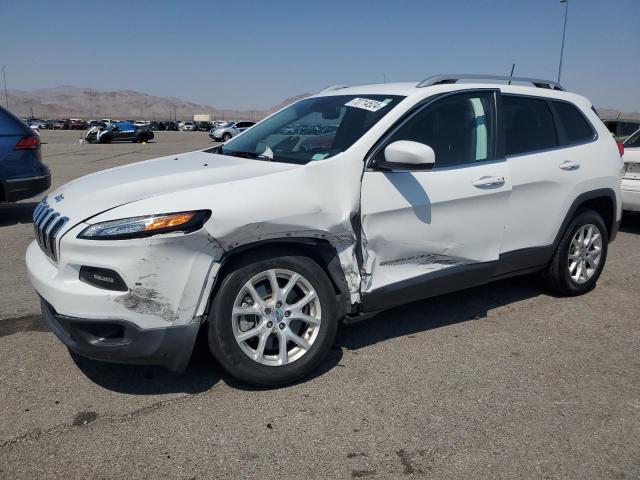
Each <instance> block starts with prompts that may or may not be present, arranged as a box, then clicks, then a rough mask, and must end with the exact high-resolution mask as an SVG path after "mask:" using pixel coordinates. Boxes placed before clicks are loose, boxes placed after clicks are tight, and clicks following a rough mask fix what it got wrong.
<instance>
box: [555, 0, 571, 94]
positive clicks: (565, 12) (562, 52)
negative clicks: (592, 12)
mask: <svg viewBox="0 0 640 480" xmlns="http://www.w3.org/2000/svg"><path fill="white" fill-rule="evenodd" d="M560 3H564V4H565V5H564V26H563V27H562V47H560V64H559V65H558V83H560V77H561V76H562V58H563V57H564V38H565V35H566V33H567V15H568V14H569V0H560Z"/></svg>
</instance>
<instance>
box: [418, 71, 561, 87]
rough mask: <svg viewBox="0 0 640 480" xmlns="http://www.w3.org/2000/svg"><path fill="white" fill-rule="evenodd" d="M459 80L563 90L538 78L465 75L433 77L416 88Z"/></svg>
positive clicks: (550, 82)
mask: <svg viewBox="0 0 640 480" xmlns="http://www.w3.org/2000/svg"><path fill="white" fill-rule="evenodd" d="M459 80H494V81H501V82H509V84H511V82H528V83H532V84H533V85H534V86H536V87H538V88H548V89H551V90H563V91H564V87H563V86H562V85H560V84H559V83H557V82H554V81H552V80H542V79H539V78H527V77H507V76H502V75H477V74H466V73H462V74H460V73H454V74H450V75H434V76H432V77H428V78H425V79H424V80H422V81H421V82H420V83H418V85H416V87H417V88H422V87H430V86H431V85H443V84H447V83H456V82H457V81H459Z"/></svg>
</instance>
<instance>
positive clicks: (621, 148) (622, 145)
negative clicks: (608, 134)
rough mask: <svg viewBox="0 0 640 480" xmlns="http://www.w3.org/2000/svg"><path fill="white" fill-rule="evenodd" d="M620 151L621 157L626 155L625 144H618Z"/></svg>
mask: <svg viewBox="0 0 640 480" xmlns="http://www.w3.org/2000/svg"><path fill="white" fill-rule="evenodd" d="M618 151H619V152H620V156H623V155H624V144H623V143H622V142H618Z"/></svg>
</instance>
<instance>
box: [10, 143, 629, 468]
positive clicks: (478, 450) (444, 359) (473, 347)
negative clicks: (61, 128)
mask: <svg viewBox="0 0 640 480" xmlns="http://www.w3.org/2000/svg"><path fill="white" fill-rule="evenodd" d="M78 139H79V133H77V132H48V131H45V132H43V140H44V142H45V145H44V146H43V154H44V158H45V161H46V162H47V163H48V164H49V165H50V166H51V168H52V171H53V185H54V187H56V186H58V185H61V184H63V183H65V182H68V181H70V180H72V179H74V178H77V177H79V176H82V175H85V174H88V173H91V172H94V171H97V170H101V169H104V168H108V167H112V166H116V165H123V164H127V163H131V162H135V161H140V160H144V159H148V158H154V157H158V156H162V155H170V154H175V153H178V152H185V151H190V150H196V149H201V148H206V147H208V146H209V145H210V142H209V139H208V138H207V136H206V134H204V133H194V132H160V133H159V134H157V135H156V141H155V142H152V143H149V144H143V145H141V144H111V145H87V144H84V145H82V144H80V143H78ZM35 202H36V200H33V201H25V202H21V203H19V204H15V205H0V249H1V252H2V253H1V255H0V285H1V286H2V290H1V291H2V295H1V296H0V365H1V367H0V392H1V395H0V478H1V479H4V478H6V479H20V478H25V479H32V478H65V479H75V478H78V479H87V478H126V479H132V478H143V477H145V478H152V479H160V478H180V479H193V478H198V479H201V478H233V479H236V478H260V479H270V478H274V479H275V478H278V479H287V478H319V479H320V478H321V479H332V478H392V479H398V478H465V479H468V478H562V479H564V478H580V479H586V478H593V479H603V478H613V479H628V478H640V215H636V216H628V217H626V218H625V219H624V222H623V224H622V229H621V232H620V234H619V236H618V239H617V240H616V241H615V242H614V243H613V244H611V246H610V250H609V258H608V260H607V265H606V268H605V270H604V273H603V275H602V277H601V279H600V281H599V282H598V285H597V288H596V289H595V290H594V291H592V292H591V293H589V294H587V295H584V296H582V297H575V298H558V297H555V296H553V295H551V294H549V293H548V292H547V291H546V290H545V289H544V288H543V287H541V285H540V283H539V282H538V281H537V279H536V278H535V277H523V278H516V279H509V280H505V281H501V282H497V283H494V284H491V285H487V286H483V287H479V288H474V289H471V290H466V291H463V292H458V293H454V294H450V295H446V296H443V297H438V298H433V299H430V300H426V301H421V302H417V303H413V304H410V305H405V306H402V307H399V308H394V309H392V310H388V311H386V312H382V313H380V314H378V315H377V316H376V317H374V318H372V319H370V320H367V321H364V322H361V323H358V324H354V325H350V326H346V327H342V328H341V329H340V330H339V333H338V338H337V339H336V342H335V345H334V348H333V350H332V352H331V355H330V358H329V359H328V360H327V362H326V363H325V365H324V366H323V368H322V369H321V370H320V371H318V372H316V374H315V375H313V376H312V377H311V378H309V379H307V380H305V381H303V382H300V383H299V384H296V385H293V386H290V387H287V388H280V389H253V388H248V387H247V386H246V385H242V384H238V383H237V382H235V381H233V380H232V379H231V378H229V377H228V376H226V375H225V374H224V373H223V372H222V371H221V370H220V368H219V367H218V366H217V365H216V364H215V362H214V361H213V359H212V358H211V356H210V354H209V353H208V351H207V348H206V345H205V344H204V342H200V344H199V345H198V346H197V348H196V352H195V354H194V358H193V359H192V362H191V364H190V366H189V368H188V370H187V372H186V374H184V375H182V376H179V375H174V374H171V373H169V372H166V371H164V370H162V369H160V368H154V367H136V366H124V365H111V364H106V363H99V362H95V361H91V360H85V359H82V358H80V357H76V356H73V355H70V353H69V352H68V351H67V349H66V348H65V347H64V346H63V345H62V344H61V343H60V342H59V341H58V340H57V339H56V338H55V337H54V336H53V334H52V333H50V332H49V330H48V328H47V327H46V326H45V325H44V324H43V323H42V320H41V316H40V312H39V305H38V298H37V296H36V294H35V292H34V291H33V289H32V288H31V286H30V284H29V281H28V278H27V274H26V269H25V266H24V252H25V249H26V247H27V245H28V243H29V242H30V241H31V240H32V239H33V230H32V225H31V223H30V222H31V220H30V218H31V213H32V211H33V208H34V207H35V205H36V203H35Z"/></svg>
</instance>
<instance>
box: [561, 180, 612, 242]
mask: <svg viewBox="0 0 640 480" xmlns="http://www.w3.org/2000/svg"><path fill="white" fill-rule="evenodd" d="M581 209H583V210H584V209H589V210H594V211H596V212H598V214H599V215H600V216H601V217H602V219H603V220H604V224H605V226H606V227H607V233H608V236H609V243H610V242H612V241H613V240H614V239H615V237H616V234H617V232H618V222H617V219H616V212H617V209H618V204H617V200H616V194H615V192H614V191H613V189H611V188H600V189H597V190H591V191H589V192H584V193H582V194H580V195H578V196H577V197H576V198H575V199H574V201H573V202H572V203H571V206H570V207H569V210H568V211H567V214H566V215H565V217H564V220H563V221H562V225H561V227H560V229H558V233H557V234H556V238H555V240H554V242H553V246H554V249H555V248H556V247H557V246H558V244H559V243H560V240H561V239H562V235H563V234H564V232H565V230H566V229H567V227H568V226H569V223H570V222H571V220H573V218H574V217H575V215H576V213H577V212H578V211H579V210H581Z"/></svg>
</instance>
